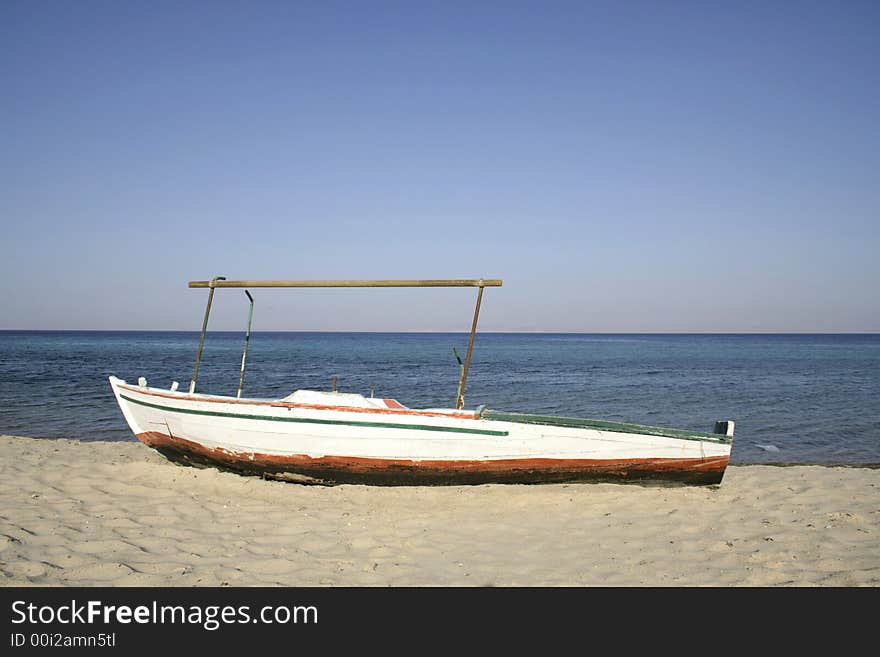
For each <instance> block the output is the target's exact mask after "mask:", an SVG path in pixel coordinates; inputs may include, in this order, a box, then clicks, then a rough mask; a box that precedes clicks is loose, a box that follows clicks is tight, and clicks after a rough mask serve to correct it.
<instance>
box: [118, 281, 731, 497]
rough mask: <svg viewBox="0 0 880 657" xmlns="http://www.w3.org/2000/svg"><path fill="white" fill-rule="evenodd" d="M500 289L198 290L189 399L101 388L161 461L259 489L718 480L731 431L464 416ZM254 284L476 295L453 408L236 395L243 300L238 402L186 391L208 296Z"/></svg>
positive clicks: (477, 410)
mask: <svg viewBox="0 0 880 657" xmlns="http://www.w3.org/2000/svg"><path fill="white" fill-rule="evenodd" d="M501 284H502V281H501V280H498V279H456V280H381V281H375V280H371V281H247V280H241V281H228V280H226V279H225V278H223V277H215V278H214V279H211V280H210V281H190V282H189V287H191V288H208V290H209V292H208V302H207V307H206V309H205V316H204V321H203V324H202V332H201V337H200V340H199V346H198V351H197V354H196V362H195V367H194V371H193V376H192V379H191V381H190V386H189V389H188V390H187V391H182V390H178V383H177V382H173V383H172V384H171V386H170V388H157V387H152V386H149V385H148V383H147V380H146V379H145V378H144V377H139V379H138V382H137V383H136V384H135V383H127V382H126V381H124V380H122V379H120V378H117V377H116V376H111V377H110V386H111V388H112V390H113V393H114V395H115V396H116V400H117V402H118V403H119V407H120V409H121V411H122V415H123V416H124V417H125V420H126V421H127V423H128V425H129V427H130V428H131V430H132V432H133V433H134V435H135V436H136V437H137V438H138V440H140V441H141V442H143V443H144V444H145V445H148V446H149V447H151V448H153V449H155V450H157V451H158V452H160V453H161V454H163V455H164V456H165V457H167V458H168V459H170V460H172V461H175V462H177V463H182V464H186V465H192V466H197V467H205V466H210V467H217V468H220V469H226V470H231V471H234V472H238V473H240V474H244V475H258V476H261V477H264V478H269V479H279V480H285V481H292V482H299V483H305V484H324V485H334V484H368V485H463V484H487V483H499V484H547V483H562V482H597V481H598V482H637V483H642V484H648V483H658V484H665V485H668V484H696V485H712V484H720V483H721V480H722V478H723V476H724V472H725V469H726V468H727V465H728V463H729V460H730V452H731V448H732V444H733V433H734V426H735V424H734V422H733V421H732V420H727V421H719V422H715V424H714V427H713V430H712V431H706V432H701V431H692V430H683V429H670V428H663V427H655V426H647V425H642V424H633V423H628V422H610V421H602V420H593V419H586V418H576V417H558V416H548V415H539V414H533V413H519V412H509V411H503V410H493V409H489V408H486V406H485V405H479V406H476V407H474V408H472V409H465V408H464V394H465V389H466V383H467V376H468V371H469V367H470V362H471V355H472V351H473V346H474V337H475V334H476V328H477V321H478V318H479V313H480V305H481V301H482V297H483V290H484V288H487V287H498V286H500V285H501ZM256 287H291V288H295V287H475V288H478V292H477V302H476V307H475V310H474V316H473V322H472V326H471V332H470V338H469V342H468V349H467V354H466V358H465V361H464V362H463V363H462V364H461V372H460V378H459V382H458V390H457V393H456V398H455V399H456V401H455V405H454V407H453V406H450V407H449V408H426V409H414V408H408V407H407V406H405V405H404V404H402V403H400V402H399V401H398V400H396V399H390V398H381V397H374V396H372V395H371V396H370V397H366V396H364V395H361V394H354V393H350V392H338V391H336V389H335V388H336V386H335V379H334V385H333V388H332V389H331V390H295V391H294V392H292V393H291V394H289V395H287V396H285V397H281V398H278V399H256V398H248V397H242V385H243V381H244V375H245V367H246V357H247V346H248V340H249V337H250V328H251V321H252V318H253V306H254V300H253V296H252V295H251V294H250V291H249V289H245V293H246V294H247V297H248V299H249V300H250V311H249V316H248V325H247V332H246V335H245V347H244V351H243V354H242V361H241V371H240V378H239V387H238V394H237V395H236V396H235V397H232V396H223V395H215V394H204V393H201V392H196V383H197V378H198V371H199V362H200V359H201V353H202V349H203V345H204V341H205V335H206V332H207V326H208V317H209V314H210V311H211V304H212V299H213V295H214V292H215V290H216V289H218V288H256ZM456 357H458V353H457V352H456ZM459 362H461V359H460V358H459ZM450 397H451V395H450Z"/></svg>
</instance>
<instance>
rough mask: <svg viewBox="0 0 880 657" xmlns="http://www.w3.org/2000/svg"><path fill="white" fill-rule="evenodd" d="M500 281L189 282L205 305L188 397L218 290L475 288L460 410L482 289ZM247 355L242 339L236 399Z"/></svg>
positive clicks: (458, 398)
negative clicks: (204, 293) (202, 291)
mask: <svg viewBox="0 0 880 657" xmlns="http://www.w3.org/2000/svg"><path fill="white" fill-rule="evenodd" d="M501 283H502V281H501V279H497V278H493V279H484V278H471V279H427V280H324V281H309V280H305V281H303V280H291V281H285V280H269V281H253V280H242V281H228V280H226V278H225V277H223V276H216V277H214V278H212V279H211V280H210V281H190V282H189V287H191V288H208V289H209V292H208V305H207V307H206V308H205V319H204V321H203V322H202V334H201V337H200V338H199V349H198V351H197V352H196V364H195V367H194V369H193V376H192V381H190V384H189V392H190V394H192V393H194V392H195V389H196V379H197V378H198V376H199V362H200V361H201V359H202V347H203V346H204V344H205V333H207V330H208V316H209V315H210V314H211V303H212V301H213V300H214V290H215V289H216V288H218V287H238V288H249V287H476V288H478V292H477V304H476V307H475V308H474V320H473V322H472V323H471V334H470V339H469V340H468V348H467V355H466V356H465V361H464V365H462V368H461V378H460V380H459V384H458V394H457V396H456V400H455V408H456V409H460V408H461V407H462V406H463V405H464V390H465V385H466V384H467V375H468V370H469V369H470V365H471V353H472V352H473V349H474V337H475V336H476V333H477V320H478V319H479V317H480V304H481V303H482V301H483V288H487V287H501ZM245 293H246V294H247V295H248V298H249V299H250V300H251V311H250V312H251V315H250V317H249V319H248V335H250V321H251V320H250V318H251V317H253V298H252V297H251V295H250V293H249V292H248V291H247V290H245ZM246 354H247V339H246V340H245V353H244V354H243V355H242V363H241V377H240V379H239V392H238V394H239V396H240V395H241V382H242V381H243V379H244V359H245V356H246Z"/></svg>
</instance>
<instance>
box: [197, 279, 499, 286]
mask: <svg viewBox="0 0 880 657" xmlns="http://www.w3.org/2000/svg"><path fill="white" fill-rule="evenodd" d="M500 286H501V279H488V278H487V279H484V278H476V279H452V280H387V281H224V280H213V281H190V282H189V287H500Z"/></svg>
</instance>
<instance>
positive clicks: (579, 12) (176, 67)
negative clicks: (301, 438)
mask: <svg viewBox="0 0 880 657" xmlns="http://www.w3.org/2000/svg"><path fill="white" fill-rule="evenodd" d="M878 34H880V4H878V3H875V2H834V3H831V2H822V3H820V2H816V3H812V2H769V3H768V2H755V3H751V2H727V3H719V2H609V3H603V2H575V3H566V2H531V3H525V2H436V3H435V2H400V3H388V2H349V3H336V2H203V3H198V2H87V1H86V2H76V3H58V2H39V1H28V2H15V1H9V0H6V1H5V2H3V3H2V4H0V76H2V82H3V87H2V89H3V91H2V94H0V126H2V128H0V221H2V238H0V239H2V244H3V249H2V253H3V258H2V259H0V281H2V282H0V293H2V298H3V303H2V310H0V328H33V329H77V328H84V329H193V330H196V329H198V328H199V327H200V324H201V316H202V313H203V310H204V301H205V295H206V292H205V291H204V290H198V291H197V290H189V289H187V287H186V282H187V281H189V280H193V279H206V278H210V277H212V276H215V275H225V276H227V277H228V278H458V277H462V278H476V277H480V276H483V277H495V278H503V279H504V287H502V288H500V289H492V290H489V291H487V294H486V297H485V303H484V308H483V314H482V316H481V329H482V330H486V331H490V330H499V331H531V330H536V331H587V332H590V331H598V332H604V331H627V332H629V331H645V332H653V331H659V332H665V331H672V332H676V331H682V332H690V331H695V332H700V331H718V332H728V331H794V332H798V331H808V332H809V331H818V332H821V331H870V332H874V331H880V294H878V293H877V287H878V282H880V264H878V263H880V258H878V246H880V212H878V210H880V173H878V172H880V128H878V117H880V102H878V100H880V39H878V37H877V35H878ZM255 296H256V298H257V306H256V312H255V319H254V328H255V330H261V329H262V330H268V329H278V330H297V329H312V330H462V331H466V330H468V329H469V325H470V314H471V312H472V305H473V300H474V292H473V290H458V289H456V290H325V291H311V290H308V291H301V290H288V291H268V290H259V291H255ZM215 311H216V312H215V314H214V315H213V316H212V323H211V328H213V329H240V328H243V325H244V323H245V321H246V317H247V308H246V300H245V299H244V295H243V294H241V293H240V292H239V291H235V290H223V291H221V292H219V293H218V294H217V297H216V308H215Z"/></svg>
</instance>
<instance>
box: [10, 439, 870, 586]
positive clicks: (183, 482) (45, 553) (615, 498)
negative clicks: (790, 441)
mask: <svg viewBox="0 0 880 657" xmlns="http://www.w3.org/2000/svg"><path fill="white" fill-rule="evenodd" d="M0 499H2V502H0V586H70V585H72V586H98V585H100V586H225V585H228V586H330V587H333V586H356V587H357V586H627V587H631V586H661V587H662V586H673V587H674V586H710V587H711V586H717V587H731V586H746V587H749V586H774V587H775V586H835V587H839V586H845V587H846V586H878V585H880V541H878V537H880V468H878V466H876V465H871V466H850V465H829V466H820V465H800V464H790V465H765V464H761V465H731V466H729V467H728V469H727V472H726V473H725V476H724V480H723V481H722V483H721V484H720V485H718V486H705V487H703V486H676V487H661V486H656V485H653V486H642V485H638V484H610V483H609V484H542V485H506V484H490V485H480V486H449V487H446V486H438V487H387V488H386V487H371V486H358V485H343V486H335V487H322V486H303V485H299V484H292V483H285V482H278V481H270V480H264V479H260V478H258V477H244V476H241V475H237V474H233V473H229V472H222V471H219V470H215V469H211V468H208V469H197V468H192V467H185V466H178V465H175V464H172V463H171V462H169V461H167V460H166V459H165V458H164V457H162V456H161V455H160V454H158V453H157V452H155V451H154V450H151V449H149V448H148V447H146V446H144V445H142V444H140V443H138V442H134V441H91V440H70V439H63V438H61V439H46V438H26V437H19V436H7V435H2V436H0Z"/></svg>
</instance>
